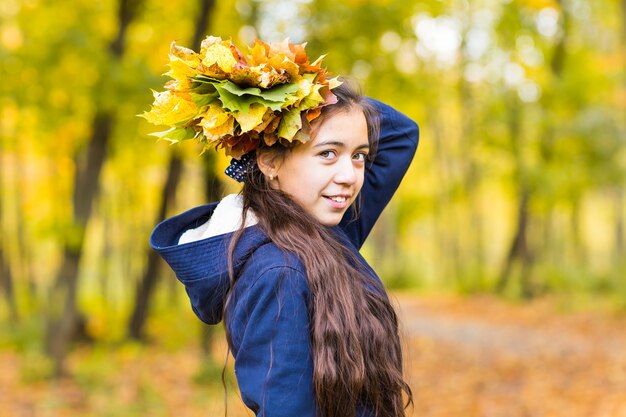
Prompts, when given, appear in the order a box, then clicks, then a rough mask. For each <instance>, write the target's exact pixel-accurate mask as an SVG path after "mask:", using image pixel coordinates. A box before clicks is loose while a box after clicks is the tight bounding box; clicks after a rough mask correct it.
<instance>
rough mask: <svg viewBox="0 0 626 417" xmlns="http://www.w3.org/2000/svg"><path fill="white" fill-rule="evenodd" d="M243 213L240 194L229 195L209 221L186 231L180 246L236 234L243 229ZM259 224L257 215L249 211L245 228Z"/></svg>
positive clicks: (179, 240)
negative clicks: (227, 234)
mask: <svg viewBox="0 0 626 417" xmlns="http://www.w3.org/2000/svg"><path fill="white" fill-rule="evenodd" d="M242 212H243V197H242V196H241V195H240V194H229V195H227V196H226V197H224V198H223V199H222V200H221V201H220V202H219V204H218V205H217V207H216V208H215V211H214V212H213V215H212V216H211V218H210V219H209V220H207V221H206V222H205V223H203V224H202V225H200V226H198V227H196V228H194V229H189V230H185V232H184V233H183V234H182V235H181V236H180V238H179V239H178V244H179V245H182V244H183V243H189V242H195V241H196V240H202V239H207V238H210V237H213V236H217V235H223V234H225V233H230V232H234V231H235V230H237V229H239V227H241V217H242ZM257 223H258V220H257V217H256V215H255V214H254V213H253V212H252V210H248V216H247V218H246V225H245V227H250V226H253V225H255V224H257Z"/></svg>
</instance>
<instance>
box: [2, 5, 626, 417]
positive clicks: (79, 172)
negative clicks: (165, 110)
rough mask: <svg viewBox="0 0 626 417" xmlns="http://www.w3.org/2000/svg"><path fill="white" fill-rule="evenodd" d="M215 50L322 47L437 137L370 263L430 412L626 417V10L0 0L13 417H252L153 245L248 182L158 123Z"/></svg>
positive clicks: (6, 336)
mask: <svg viewBox="0 0 626 417" xmlns="http://www.w3.org/2000/svg"><path fill="white" fill-rule="evenodd" d="M209 35H212V36H219V37H221V38H223V39H230V40H232V41H233V42H234V43H236V44H237V45H239V46H240V48H245V46H246V45H250V44H252V42H254V40H255V38H259V39H263V40H264V41H267V42H279V41H281V40H283V39H285V38H287V37H288V38H289V39H290V40H291V41H292V42H294V43H303V42H306V51H307V53H308V54H309V56H311V57H312V58H313V59H315V58H316V57H318V56H321V55H325V57H324V66H325V67H327V68H328V70H329V71H332V73H333V75H341V76H346V77H349V78H350V79H352V80H355V81H357V82H358V83H359V84H360V85H361V87H362V91H363V93H364V94H365V95H367V96H370V97H373V98H376V99H378V100H381V101H383V102H385V103H388V104H390V105H392V106H393V107H395V108H397V109H398V110H400V111H402V112H403V113H404V114H406V115H408V116H409V117H410V118H412V119H413V120H415V121H416V122H417V123H418V124H419V126H420V143H419V147H418V151H417V154H416V156H415V158H414V160H413V162H412V164H411V166H410V168H409V171H408V173H407V175H406V176H405V178H404V181H403V183H402V184H401V186H400V188H399V189H398V191H397V193H396V195H395V197H394V199H393V200H392V201H391V203H390V204H389V205H388V206H387V207H386V209H385V211H384V212H383V214H382V216H381V218H380V219H379V220H378V222H377V224H376V226H375V228H374V230H373V231H372V233H371V235H370V236H369V238H368V240H367V241H366V243H365V246H364V247H363V249H362V251H361V252H362V254H363V256H364V257H365V258H366V259H367V261H368V262H369V263H370V264H371V265H372V267H373V268H374V269H375V270H376V271H377V272H378V274H379V275H380V277H381V279H382V280H383V282H384V284H385V286H386V288H387V289H388V291H389V293H390V295H391V298H392V301H393V304H394V306H395V307H396V309H397V311H398V313H399V318H400V327H401V333H402V342H403V345H404V348H405V358H404V361H405V368H406V372H407V377H408V381H409V383H410V385H411V389H412V391H413V396H414V405H413V406H412V407H410V408H409V409H408V412H407V415H410V416H415V417H418V416H419V417H626V0H593V1H591V0H344V1H339V0H336V1H331V0H177V1H172V2H167V1H155V0H96V1H87V0H71V1H58V2H44V1H41V0H0V77H1V79H2V83H0V230H1V232H2V239H0V417H96V416H97V417H109V416H111V417H113V416H115V417H117V416H124V417H174V416H176V417H213V416H224V415H225V413H226V415H228V416H230V417H240V416H252V415H253V413H252V411H250V410H248V409H247V408H245V406H244V405H243V403H242V401H241V398H240V396H239V392H238V388H237V382H236V379H235V374H234V371H233V359H232V357H229V356H228V355H227V351H228V349H227V343H226V338H225V333H224V328H223V325H222V324H219V325H216V326H208V325H206V324H204V323H202V322H201V321H200V320H198V319H197V317H196V316H195V315H194V313H193V311H192V310H191V308H190V306H189V299H188V297H187V295H186V294H185V290H184V287H183V286H182V285H181V284H180V283H179V282H178V281H177V279H176V277H175V275H174V273H173V272H172V271H171V270H170V269H169V268H168V267H167V265H166V264H165V263H164V262H163V260H161V258H160V257H159V256H158V255H157V254H156V253H155V252H154V251H152V250H151V249H150V246H149V238H150V233H151V231H152V230H153V228H154V226H155V225H156V224H157V223H159V222H160V221H161V220H163V219H164V218H167V217H171V216H173V215H175V214H177V213H180V212H183V211H185V210H187V209H189V208H192V207H195V206H198V205H200V204H204V203H207V202H212V201H217V200H219V199H220V198H221V197H223V196H224V195H226V194H229V193H236V192H238V191H239V188H240V185H239V184H238V183H236V182H235V181H233V180H231V179H230V178H228V177H226V176H224V175H223V171H224V169H225V168H226V167H227V166H228V163H229V158H227V157H226V156H224V155H223V153H217V152H215V151H213V150H208V151H206V152H202V148H201V147H199V146H198V143H196V142H195V141H182V142H180V143H178V144H174V145H171V144H168V142H167V141H164V140H157V138H155V137H154V136H151V135H150V133H154V132H156V131H158V130H159V129H158V128H155V126H153V125H151V124H149V123H147V121H146V120H145V119H144V118H141V117H138V115H140V114H142V113H144V112H146V111H147V110H149V108H150V105H151V103H152V101H153V96H152V93H151V90H155V91H157V90H159V89H161V88H162V87H163V84H164V82H165V81H166V79H167V77H166V76H165V75H164V73H166V72H167V71H168V68H167V65H166V64H167V57H168V52H169V50H170V44H171V43H172V41H176V43H177V44H178V45H182V46H186V47H188V48H191V49H195V50H198V49H199V47H200V43H201V42H202V40H203V39H205V37H206V36H209ZM294 417H297V416H294Z"/></svg>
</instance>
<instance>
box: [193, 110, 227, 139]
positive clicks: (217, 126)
mask: <svg viewBox="0 0 626 417" xmlns="http://www.w3.org/2000/svg"><path fill="white" fill-rule="evenodd" d="M198 125H199V126H200V127H202V132H203V133H204V136H206V138H207V140H208V141H211V142H212V141H216V140H219V139H220V137H222V136H224V135H232V134H233V133H234V127H235V119H234V118H233V117H232V115H230V114H229V113H227V112H225V111H224V109H222V107H221V106H219V105H218V104H215V103H211V104H209V106H208V107H207V110H206V111H205V112H204V113H203V114H202V119H201V120H200V122H199V123H198Z"/></svg>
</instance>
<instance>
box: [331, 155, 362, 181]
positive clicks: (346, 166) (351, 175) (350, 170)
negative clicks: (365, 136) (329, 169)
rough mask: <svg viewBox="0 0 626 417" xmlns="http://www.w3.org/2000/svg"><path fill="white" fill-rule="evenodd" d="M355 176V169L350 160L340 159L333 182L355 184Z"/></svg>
mask: <svg viewBox="0 0 626 417" xmlns="http://www.w3.org/2000/svg"><path fill="white" fill-rule="evenodd" d="M356 175H357V173H356V168H355V166H354V164H353V163H352V158H342V159H341V160H340V161H338V164H337V172H336V173H335V182H337V183H338V184H347V185H352V184H354V183H355V182H356Z"/></svg>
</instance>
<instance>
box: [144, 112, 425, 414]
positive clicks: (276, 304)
mask: <svg viewBox="0 0 626 417" xmlns="http://www.w3.org/2000/svg"><path fill="white" fill-rule="evenodd" d="M375 103H376V106H377V107H378V109H379V110H380V113H381V137H380V142H379V146H378V151H377V155H376V157H375V159H374V162H373V164H372V165H371V166H369V167H366V172H365V179H364V184H363V188H362V189H361V198H362V201H363V204H362V210H361V215H360V217H359V218H358V219H357V220H356V221H351V220H352V211H351V210H348V211H347V212H346V215H345V216H344V218H343V220H342V221H341V223H340V224H339V225H338V226H335V227H334V228H333V229H334V231H335V232H337V233H338V234H339V236H340V237H341V238H342V240H344V241H345V242H346V244H347V246H348V247H350V248H351V250H352V251H353V252H354V253H355V255H357V257H358V258H359V259H361V260H362V262H363V263H364V264H365V265H367V264H366V262H365V260H363V258H362V257H361V256H360V254H359V253H358V250H359V248H360V247H361V246H362V244H363V242H364V241H365V239H366V238H367V236H368V234H369V232H370V231H371V229H372V227H373V226H374V223H375V222H376V220H377V219H378V217H379V216H380V214H381V212H382V211H383V209H384V208H385V206H386V205H387V203H388V202H389V200H390V199H391V197H392V196H393V194H394V192H395V191H396V189H397V188H398V186H399V185H400V181H401V180H402V178H403V176H404V174H405V172H406V170H407V169H408V167H409V164H410V163H411V160H412V159H413V155H414V154H415V151H416V149H417V143H418V138H419V129H418V127H417V125H416V124H415V122H413V121H412V120H410V119H409V118H407V117H406V116H404V115H402V114H401V113H399V112H397V111H396V110H394V109H393V108H391V107H390V106H388V105H386V104H383V103H380V102H378V101H375ZM216 205H217V203H212V204H207V205H203V206H200V207H196V208H193V209H191V210H189V211H186V212H184V213H182V214H180V215H178V216H175V217H172V218H170V219H167V220H165V221H163V222H162V223H160V224H159V225H157V227H156V228H155V229H154V231H153V232H152V236H151V237H150V244H151V246H152V247H153V248H154V249H155V250H156V251H158V253H159V254H160V255H161V256H162V257H163V258H164V259H165V260H166V261H167V263H168V264H169V265H170V267H171V268H172V269H173V270H174V272H175V273H176V276H177V277H178V279H179V280H180V281H181V282H182V283H183V284H184V286H185V289H186V291H187V294H188V295H189V299H190V301H191V307H192V309H193V311H194V312H195V313H196V315H197V316H198V317H199V318H200V319H201V320H202V321H204V322H206V323H209V324H216V323H218V322H219V321H220V320H221V319H222V309H223V306H224V296H225V294H226V292H227V290H228V282H229V279H228V267H227V257H226V253H227V245H228V241H229V238H230V237H231V235H232V233H227V234H223V235H218V236H214V237H210V238H207V239H203V240H199V241H195V242H190V243H185V244H181V245H178V244H177V243H178V239H179V237H180V235H181V234H182V233H183V232H184V231H185V230H187V229H190V228H195V227H197V226H199V225H200V224H202V223H204V222H205V221H206V220H208V219H209V218H210V216H211V214H212V213H213V210H214V209H215V207H216ZM234 259H235V263H234V270H235V274H236V275H237V276H238V277H239V278H238V281H237V283H236V285H235V288H234V290H233V295H232V299H231V302H230V303H229V310H228V314H227V317H228V318H229V320H228V323H225V324H226V326H227V327H228V330H229V332H230V334H231V338H232V346H231V348H232V352H233V356H234V358H235V373H236V375H237V381H238V384H239V389H240V391H241V396H242V399H243V401H244V402H245V404H246V405H247V406H248V407H249V408H250V409H251V410H252V411H254V413H255V414H256V415H257V416H265V417H295V416H297V417H315V416H316V415H317V414H316V406H315V400H314V392H313V368H312V356H311V342H310V334H309V316H308V308H307V306H308V304H309V303H310V294H309V289H308V285H307V280H306V276H305V270H304V266H303V264H302V263H301V262H300V261H299V260H298V259H297V258H296V257H295V256H294V255H285V254H283V252H282V251H281V250H280V249H278V247H277V246H276V245H274V244H273V243H272V241H271V240H270V239H269V238H268V237H267V235H265V233H264V232H263V231H261V230H260V228H259V227H258V225H255V226H251V227H248V228H246V229H245V232H244V234H243V236H242V238H241V240H240V242H239V244H238V246H237V248H236V251H235V257H234ZM370 271H371V269H370ZM372 273H373V271H372ZM357 415H360V416H370V415H371V412H369V411H368V410H365V409H363V408H359V411H358V413H357Z"/></svg>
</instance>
